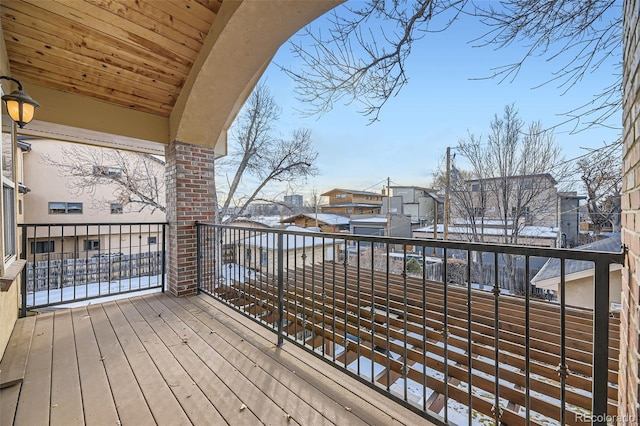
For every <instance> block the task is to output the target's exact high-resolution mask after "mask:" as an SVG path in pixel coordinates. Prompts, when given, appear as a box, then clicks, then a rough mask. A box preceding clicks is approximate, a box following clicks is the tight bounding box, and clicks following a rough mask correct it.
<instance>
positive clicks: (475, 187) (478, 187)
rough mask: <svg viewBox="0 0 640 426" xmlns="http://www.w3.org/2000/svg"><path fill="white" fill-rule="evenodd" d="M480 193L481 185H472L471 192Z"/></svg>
mask: <svg viewBox="0 0 640 426" xmlns="http://www.w3.org/2000/svg"><path fill="white" fill-rule="evenodd" d="M478 191H480V184H479V183H473V184H471V192H478Z"/></svg>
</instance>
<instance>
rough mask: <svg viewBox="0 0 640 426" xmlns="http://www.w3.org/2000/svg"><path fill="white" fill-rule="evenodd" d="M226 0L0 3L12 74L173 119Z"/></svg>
mask: <svg viewBox="0 0 640 426" xmlns="http://www.w3.org/2000/svg"><path fill="white" fill-rule="evenodd" d="M221 2H222V0H0V10H1V13H2V28H3V31H4V38H5V43H6V47H7V53H8V56H9V63H10V67H11V75H12V76H14V77H16V78H18V79H20V80H25V81H30V82H33V83H36V84H39V85H42V86H45V87H50V88H53V89H57V90H62V91H66V92H71V93H75V94H78V95H82V96H88V97H91V98H95V99H99V100H102V101H107V102H110V103H114V104H116V105H119V106H123V107H127V108H131V109H135V110H138V111H143V112H147V113H151V114H155V115H159V116H162V117H168V116H169V114H170V113H171V110H172V109H173V106H174V105H175V102H176V99H177V98H178V95H179V94H180V91H181V89H182V87H183V85H184V83H185V80H186V79H187V76H188V75H189V72H190V71H191V68H192V66H193V64H194V61H195V60H196V57H197V55H198V53H199V52H200V49H201V48H202V45H203V42H204V40H205V38H206V37H207V34H208V33H209V30H210V29H211V26H212V24H213V21H214V20H215V18H216V14H217V13H218V11H219V9H220V5H221ZM23 83H24V81H23Z"/></svg>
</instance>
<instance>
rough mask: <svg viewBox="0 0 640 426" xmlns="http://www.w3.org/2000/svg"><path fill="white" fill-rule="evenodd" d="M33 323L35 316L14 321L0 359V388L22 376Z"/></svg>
mask: <svg viewBox="0 0 640 426" xmlns="http://www.w3.org/2000/svg"><path fill="white" fill-rule="evenodd" d="M35 325H36V317H35V316H29V317H26V318H20V319H18V321H16V324H15V325H14V327H13V331H12V332H11V337H10V338H9V342H8V343H7V347H6V348H5V352H4V356H3V357H2V360H1V361H0V389H2V388H4V387H8V386H13V385H14V384H16V383H19V382H21V381H22V379H23V378H24V372H25V369H26V366H27V358H28V356H29V349H30V348H31V339H32V338H33V330H34V327H35Z"/></svg>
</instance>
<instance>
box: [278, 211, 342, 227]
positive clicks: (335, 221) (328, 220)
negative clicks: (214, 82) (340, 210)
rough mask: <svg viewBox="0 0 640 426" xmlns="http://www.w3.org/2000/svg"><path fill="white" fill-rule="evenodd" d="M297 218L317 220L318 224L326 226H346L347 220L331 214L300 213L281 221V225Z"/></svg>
mask: <svg viewBox="0 0 640 426" xmlns="http://www.w3.org/2000/svg"><path fill="white" fill-rule="evenodd" d="M299 217H307V218H309V219H312V220H316V219H317V220H318V222H322V223H325V224H327V225H348V224H349V218H348V217H345V216H342V215H339V214H333V213H300V214H297V215H295V216H291V217H288V218H285V219H282V220H281V222H282V223H289V222H293V221H295V220H296V218H299Z"/></svg>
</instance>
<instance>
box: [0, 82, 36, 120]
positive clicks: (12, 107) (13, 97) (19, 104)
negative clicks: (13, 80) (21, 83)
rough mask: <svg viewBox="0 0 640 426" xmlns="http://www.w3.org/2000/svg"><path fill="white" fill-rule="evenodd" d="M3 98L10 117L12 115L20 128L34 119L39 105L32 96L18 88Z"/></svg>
mask: <svg viewBox="0 0 640 426" xmlns="http://www.w3.org/2000/svg"><path fill="white" fill-rule="evenodd" d="M2 100H3V101H5V102H6V104H7V112H8V113H9V117H11V119H12V120H13V121H15V122H16V124H17V125H18V126H20V128H23V127H24V126H25V125H26V124H28V123H29V122H30V121H31V120H33V116H34V115H35V112H36V108H37V107H38V106H39V105H38V103H37V102H36V101H34V100H33V99H31V96H29V95H27V94H26V93H25V92H24V91H22V90H16V91H14V92H11V93H10V94H8V95H4V96H3V97H2Z"/></svg>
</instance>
